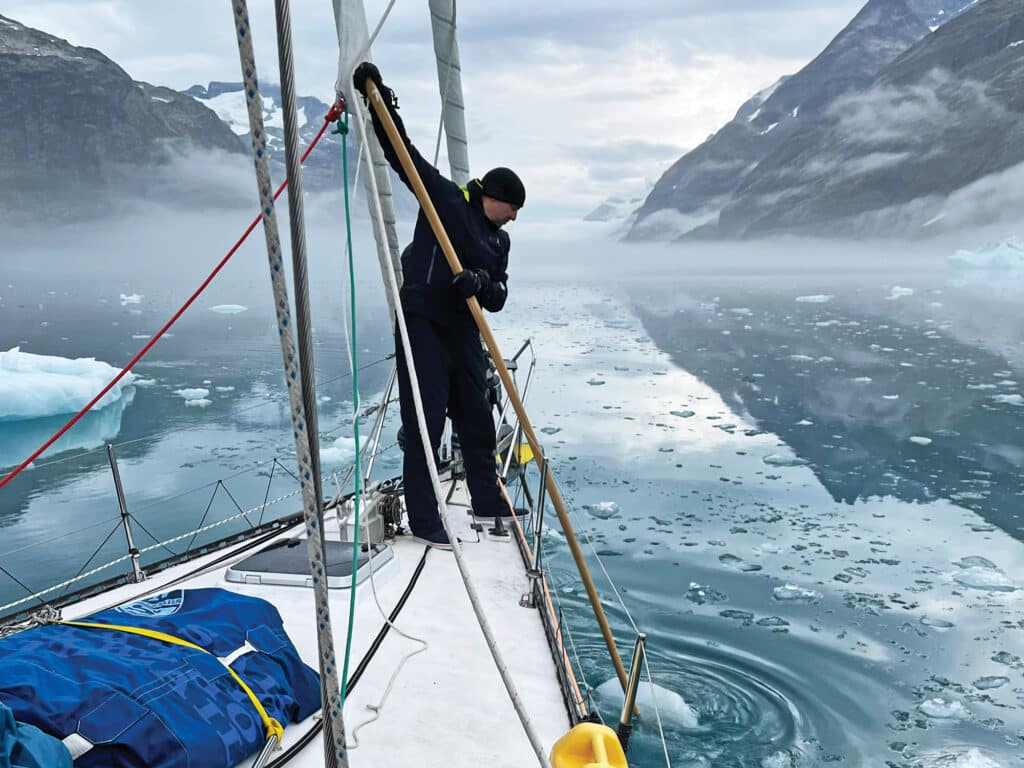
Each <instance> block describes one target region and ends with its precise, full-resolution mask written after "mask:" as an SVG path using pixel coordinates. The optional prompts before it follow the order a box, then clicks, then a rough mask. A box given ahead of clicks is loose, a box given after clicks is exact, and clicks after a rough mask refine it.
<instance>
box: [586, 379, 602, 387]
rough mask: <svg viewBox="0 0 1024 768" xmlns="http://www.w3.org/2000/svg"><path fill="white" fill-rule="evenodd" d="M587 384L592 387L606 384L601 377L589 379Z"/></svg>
mask: <svg viewBox="0 0 1024 768" xmlns="http://www.w3.org/2000/svg"><path fill="white" fill-rule="evenodd" d="M587 384H589V385H590V386H592V387H600V386H603V385H604V382H603V381H602V380H601V379H587Z"/></svg>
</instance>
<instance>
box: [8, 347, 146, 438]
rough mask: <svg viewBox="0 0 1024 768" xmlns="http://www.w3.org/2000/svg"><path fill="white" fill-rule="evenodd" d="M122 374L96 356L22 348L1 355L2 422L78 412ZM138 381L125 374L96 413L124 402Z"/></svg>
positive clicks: (100, 404)
mask: <svg viewBox="0 0 1024 768" xmlns="http://www.w3.org/2000/svg"><path fill="white" fill-rule="evenodd" d="M118 373H119V369H117V368H115V367H114V366H112V365H108V364H107V363H104V362H101V361H99V360H97V359H95V358H93V357H79V358H77V359H70V358H66V357H57V356H55V355H36V354H32V353H30V352H22V351H21V350H20V348H18V347H14V348H12V349H9V350H8V351H6V352H0V423H2V422H8V421H26V420H30V419H42V418H46V417H48V416H55V415H58V414H71V413H76V412H78V411H79V410H81V409H82V408H83V407H85V404H86V403H88V402H89V401H90V400H91V399H92V398H93V397H95V396H96V393H97V392H99V391H100V390H101V389H103V387H105V386H106V385H107V383H108V382H109V381H110V380H111V379H112V378H114V377H115V376H116V375H117V374H118ZM134 378H135V375H134V374H132V373H128V374H125V376H124V378H122V379H121V381H119V382H118V383H117V384H116V385H115V386H114V387H113V388H112V389H111V390H110V391H109V392H107V394H105V395H104V396H103V398H102V399H101V400H100V401H99V402H98V403H96V405H94V406H93V407H92V410H93V411H99V410H101V409H103V408H106V407H107V406H108V405H111V404H113V403H115V402H117V401H119V400H121V398H122V397H124V396H125V394H126V390H128V389H130V385H131V383H132V381H133V380H134Z"/></svg>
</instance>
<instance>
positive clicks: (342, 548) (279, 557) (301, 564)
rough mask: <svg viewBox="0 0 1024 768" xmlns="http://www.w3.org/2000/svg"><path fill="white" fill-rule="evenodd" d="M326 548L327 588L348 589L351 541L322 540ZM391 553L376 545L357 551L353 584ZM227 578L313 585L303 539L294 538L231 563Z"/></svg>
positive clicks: (255, 581)
mask: <svg viewBox="0 0 1024 768" xmlns="http://www.w3.org/2000/svg"><path fill="white" fill-rule="evenodd" d="M324 548H325V549H326V550H327V552H326V554H327V558H326V562H327V586H328V587H329V588H330V589H347V588H348V587H350V586H352V542H350V541H331V540H327V541H325V542H324ZM393 556H394V553H393V552H392V549H391V547H390V546H388V545H386V544H377V545H375V546H374V547H373V557H372V559H371V557H370V551H369V550H367V549H363V550H362V551H361V552H360V553H359V570H358V571H356V584H360V583H362V582H363V581H364V580H365V579H366V578H367V577H369V575H370V568H371V564H372V567H373V569H374V570H377V569H379V568H380V567H381V566H382V565H384V564H385V563H386V562H388V561H389V560H390V559H391V558H392V557H393ZM224 578H226V579H227V580H228V581H232V582H237V583H241V584H277V585H280V586H286V587H312V586H313V579H312V578H311V577H310V575H309V553H308V551H307V549H306V539H300V538H294V539H286V540H284V541H278V542H275V543H274V544H272V545H271V546H269V547H267V548H266V549H264V550H262V551H260V552H257V553H256V554H254V555H250V556H249V557H247V558H245V559H244V560H241V561H240V562H238V563H235V564H234V565H232V566H230V567H229V568H228V569H227V571H226V572H225V574H224Z"/></svg>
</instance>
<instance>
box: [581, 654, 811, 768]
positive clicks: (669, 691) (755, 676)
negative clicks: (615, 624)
mask: <svg viewBox="0 0 1024 768" xmlns="http://www.w3.org/2000/svg"><path fill="white" fill-rule="evenodd" d="M595 650H596V649H595ZM712 652H713V653H718V654H719V655H720V657H721V658H694V657H691V656H687V657H686V658H685V659H678V658H677V659H674V660H673V661H672V662H668V661H666V662H665V666H664V667H662V665H661V664H656V662H657V659H656V658H654V657H653V656H652V659H651V661H652V666H655V669H654V670H653V671H654V676H655V679H656V680H657V685H656V686H655V688H654V691H653V693H652V691H651V688H650V685H649V684H648V685H645V686H643V687H642V688H641V691H642V693H641V694H639V696H640V698H639V699H638V708H639V709H640V722H639V724H638V725H637V728H636V730H635V731H634V734H633V738H632V739H631V740H630V765H660V764H663V763H664V758H663V757H661V744H660V740H659V738H658V732H657V721H656V718H655V716H654V714H653V707H652V705H653V703H654V700H656V702H657V704H658V708H659V711H660V713H661V719H662V724H663V726H664V728H665V732H666V737H667V739H668V741H669V743H670V744H671V745H672V749H671V757H672V764H673V765H686V766H691V765H697V766H714V768H748V766H749V767H750V768H754V767H760V766H762V765H772V766H774V765H779V766H790V765H799V764H800V759H799V756H800V754H801V753H802V752H803V748H802V745H803V744H804V743H805V737H804V736H805V735H804V734H802V733H801V725H802V722H803V721H802V718H801V715H800V713H799V711H798V710H797V707H796V705H795V704H794V703H793V701H791V699H790V697H789V695H788V694H787V693H786V692H785V691H784V690H782V687H781V685H778V684H776V682H775V681H773V680H771V679H768V678H767V677H766V674H765V673H766V671H767V669H768V667H766V666H763V665H761V664H760V662H759V661H758V660H752V659H746V658H742V659H741V658H733V657H731V655H729V654H727V653H726V652H724V651H722V650H721V649H717V650H716V651H712ZM658 667H662V668H660V669H659V668H658ZM645 689H646V690H645ZM644 691H645V692H644ZM596 693H597V697H598V703H599V704H600V705H601V710H602V712H603V713H604V715H605V717H606V719H608V718H609V717H615V718H617V716H618V712H619V710H620V709H621V707H622V692H621V689H620V688H619V683H618V679H616V678H612V679H611V680H608V681H606V682H604V683H602V684H601V685H600V686H598V688H597V689H596ZM684 697H685V698H684ZM652 698H653V700H652ZM645 699H646V702H645ZM613 713H614V714H613ZM765 761H768V762H765Z"/></svg>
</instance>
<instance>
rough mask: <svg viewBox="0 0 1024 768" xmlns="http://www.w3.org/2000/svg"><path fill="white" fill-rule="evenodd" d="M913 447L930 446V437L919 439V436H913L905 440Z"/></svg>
mask: <svg viewBox="0 0 1024 768" xmlns="http://www.w3.org/2000/svg"><path fill="white" fill-rule="evenodd" d="M907 439H908V440H909V441H910V442H912V443H913V444H914V445H931V444H932V439H931V438H930V437H921V436H920V435H913V436H912V437H908V438H907Z"/></svg>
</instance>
